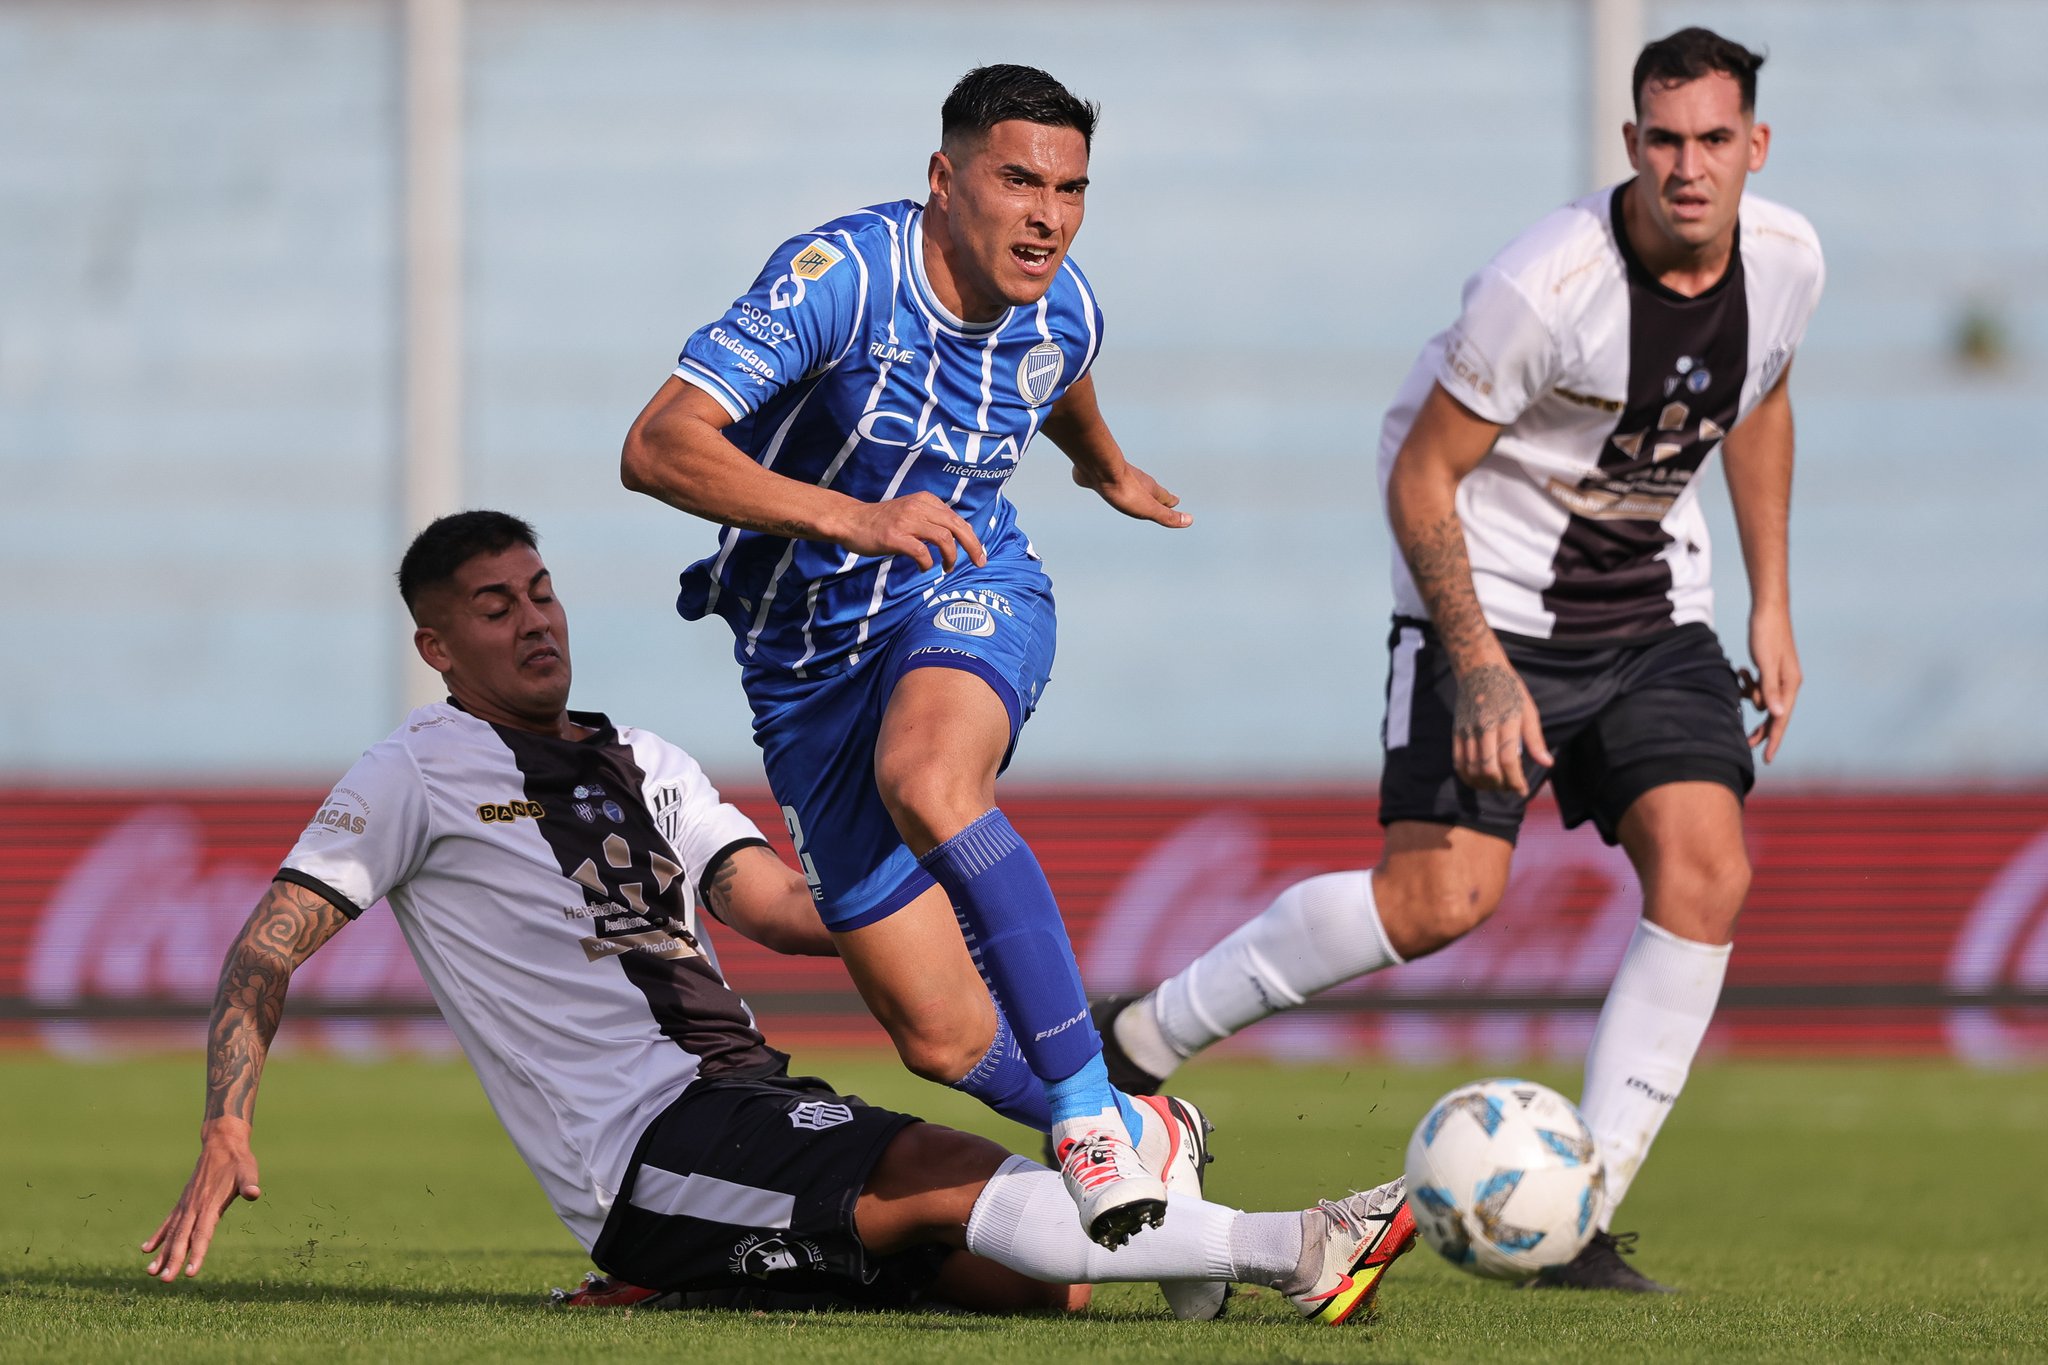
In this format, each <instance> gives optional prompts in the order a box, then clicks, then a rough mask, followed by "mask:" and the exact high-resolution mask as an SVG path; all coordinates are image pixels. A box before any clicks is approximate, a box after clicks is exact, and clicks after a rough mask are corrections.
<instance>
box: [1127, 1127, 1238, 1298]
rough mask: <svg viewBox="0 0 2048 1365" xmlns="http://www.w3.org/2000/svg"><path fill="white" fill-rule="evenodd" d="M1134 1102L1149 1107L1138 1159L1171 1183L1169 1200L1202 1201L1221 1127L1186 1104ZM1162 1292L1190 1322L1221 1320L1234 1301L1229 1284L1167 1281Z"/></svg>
mask: <svg viewBox="0 0 2048 1365" xmlns="http://www.w3.org/2000/svg"><path fill="white" fill-rule="evenodd" d="M1131 1102H1132V1103H1134V1104H1142V1105H1144V1106H1145V1111H1146V1113H1145V1136H1144V1138H1143V1139H1142V1140H1141V1141H1140V1142H1139V1143H1138V1158H1139V1159H1140V1160H1141V1161H1143V1162H1144V1163H1145V1165H1146V1166H1148V1167H1150V1168H1151V1169H1153V1170H1155V1171H1159V1172H1160V1173H1161V1174H1162V1175H1163V1176H1164V1177H1165V1180H1166V1192H1167V1193H1168V1194H1169V1195H1178V1196H1180V1197H1181V1198H1185V1199H1200V1198H1201V1197H1202V1182H1203V1179H1204V1177H1205V1176H1206V1174H1207V1172H1206V1170H1205V1168H1206V1167H1207V1166H1208V1164H1209V1162H1210V1160H1211V1158H1210V1156H1209V1134H1211V1133H1213V1132H1215V1131H1216V1125H1215V1124H1213V1123H1211V1122H1209V1120H1208V1119H1206V1118H1204V1117H1202V1111H1201V1110H1199V1109H1197V1108H1195V1106H1194V1105H1192V1104H1189V1103H1188V1102H1187V1101H1186V1100H1183V1099H1178V1098H1174V1097H1171V1096H1166V1095H1133V1096H1132V1097H1131ZM1159 1290H1160V1292H1161V1293H1163V1294H1165V1295H1166V1306H1167V1307H1168V1308H1171V1309H1172V1310H1173V1315H1174V1316H1175V1317H1177V1318H1180V1319H1183V1320H1184V1321H1189V1322H1210V1321H1213V1320H1214V1319H1216V1318H1218V1317H1221V1316H1222V1314H1223V1304H1224V1301H1225V1300H1226V1299H1228V1298H1229V1297H1230V1285H1229V1283H1228V1282H1227V1281H1224V1280H1161V1281H1160V1282H1159Z"/></svg>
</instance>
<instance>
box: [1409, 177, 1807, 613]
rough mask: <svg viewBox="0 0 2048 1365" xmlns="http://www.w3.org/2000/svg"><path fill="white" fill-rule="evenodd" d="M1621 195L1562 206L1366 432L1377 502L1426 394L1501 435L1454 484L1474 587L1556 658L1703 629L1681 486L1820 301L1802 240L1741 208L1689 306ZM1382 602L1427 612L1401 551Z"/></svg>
mask: <svg viewBox="0 0 2048 1365" xmlns="http://www.w3.org/2000/svg"><path fill="white" fill-rule="evenodd" d="M1626 189H1627V185H1621V186H1616V187H1612V188H1610V189H1605V190H1602V191H1600V192H1599V193H1597V194H1592V195H1588V196H1587V197H1585V198H1583V199H1580V200H1578V201H1576V202H1575V203H1571V204H1567V205H1566V206H1565V207H1563V208H1561V209H1558V210H1557V211H1556V212H1554V213H1551V214H1550V215H1548V216H1547V217H1545V218H1544V219H1542V221H1540V222H1538V223H1537V224H1536V225H1535V226H1534V227H1531V228H1530V229H1529V230H1528V231H1526V232H1524V233H1523V234H1522V235H1521V236H1519V237H1517V238H1515V240H1514V241H1512V242H1510V243H1509V244H1508V245H1507V247H1506V248H1504V249H1503V250H1502V251H1501V252H1500V254H1499V255H1497V256H1495V257H1494V258H1493V259H1492V260H1491V261H1489V262H1488V263H1487V264H1486V265H1485V266H1484V267H1483V268H1482V269H1481V270H1480V271H1479V273H1478V274H1476V275H1474V276H1472V278H1471V279H1469V280H1467V281H1466V283H1465V295H1464V309H1463V312H1462V314H1461V315H1460V316H1459V318H1458V321H1457V323H1456V324H1455V325H1454V326H1453V327H1451V328H1450V330H1448V331H1446V332H1443V333H1441V334H1440V335H1438V336H1435V337H1432V338H1431V339H1430V342H1429V344H1428V345H1427V346H1426V347H1424V348H1423V351H1422V355H1421V357H1420V358H1419V359H1418V360H1417V361H1416V363H1415V367H1414V368H1413V369H1412V370H1410V371H1409V374H1408V378H1407V380H1406V381H1405V382H1404V383H1403V384H1402V386H1401V390H1400V393H1399V394H1398V395H1397V396H1396V397H1395V400H1394V403H1393V406H1392V407H1391V408H1390V409H1388V412H1387V417H1386V421H1385V423H1384V425H1383V426H1382V428H1381V432H1380V489H1381V492H1382V494H1384V493H1385V490H1386V484H1387V478H1388V475H1389V474H1390V473H1391V471H1392V469H1393V464H1394V456H1395V455H1396V454H1397V453H1398V452H1399V450H1400V448H1401V442H1402V441H1403V440H1405V439H1406V437H1407V435H1408V429H1409V427H1410V426H1411V425H1412V424H1413V423H1414V421H1415V415H1416V413H1417V412H1418V411H1419V410H1420V408H1421V406H1422V402H1423V400H1424V399H1425V398H1426V397H1427V396H1428V395H1429V391H1430V387H1431V386H1432V385H1434V384H1442V385H1443V386H1444V389H1445V390H1446V392H1448V393H1449V394H1450V395H1451V397H1453V398H1455V399H1457V400H1458V402H1460V403H1461V404H1463V405H1464V406H1465V407H1467V408H1469V409H1471V411H1472V412H1473V413H1475V414H1477V415H1478V416H1479V417H1482V418H1484V419H1485V420H1487V421H1489V422H1494V423H1498V424H1500V426H1501V427H1502V431H1501V434H1500V439H1499V440H1498V441H1497V442H1496V443H1495V445H1494V447H1493V450H1492V452H1491V453H1489V454H1488V455H1487V456H1486V458H1485V459H1484V460H1482V461H1481V462H1480V464H1479V466H1478V468H1476V469H1474V470H1473V471H1472V473H1471V474H1470V475H1468V476H1467V477H1466V478H1465V480H1464V482H1463V483H1462V484H1460V485H1459V487H1458V496H1457V507H1458V517H1459V520H1460V521H1461V522H1462V523H1463V526H1464V532H1465V544H1466V550H1467V553H1468V554H1469V555H1470V558H1471V563H1472V581H1473V586H1474V587H1475V588H1476V589H1477V590H1478V595H1479V603H1480V606H1481V608H1482V609H1483V610H1484V611H1485V613H1486V619H1487V621H1488V623H1489V624H1491V625H1492V626H1493V628H1494V629H1495V630H1498V631H1504V632H1509V633H1512V634H1516V635H1522V636H1528V637H1531V638H1535V639H1544V640H1555V641H1558V642H1560V643H1577V642H1592V641H1609V640H1621V639H1631V638H1640V637H1642V636H1646V635H1654V634H1656V633H1658V632H1660V631H1663V630H1667V629H1669V628H1671V627H1673V626H1675V625H1680V624H1683V623H1685V622H1688V621H1704V622H1707V623H1709V624H1711V623H1712V621H1713V591H1712V586H1711V583H1710V569H1711V556H1710V553H1709V548H1708V544H1707V526H1706V519H1705V517H1704V516H1703V515H1702V513H1701V511H1700V506H1699V494H1698V491H1697V489H1696V487H1695V482H1694V479H1695V476H1696V475H1697V474H1698V472H1699V470H1700V467H1701V465H1702V464H1703V463H1704V462H1705V461H1706V459H1707V457H1708V456H1710V455H1712V454H1713V453H1714V451H1715V449H1716V448H1717V447H1718V446H1719V445H1720V442H1721V438H1722V437H1723V436H1725V435H1726V434H1727V433H1728V431H1729V430H1730V429H1731V428H1733V427H1734V425H1735V424H1736V423H1737V422H1739V421H1741V420H1742V419H1743V417H1745V416H1746V415H1747V414H1748V413H1749V411H1750V410H1751V409H1752V408H1754V407H1755V406H1756V404H1757V402H1758V401H1759V400H1760V399H1761V398H1762V397H1763V396H1764V395H1765V394H1766V393H1768V392H1770V390H1771V387H1772V386H1773V385H1774V384H1776V383H1777V382H1778V379H1779V376H1780V375H1782V374H1783V373H1784V370H1785V366H1786V365H1787V364H1789V363H1790V361H1791V359H1792V354H1793V352H1794V351H1795V350H1797V349H1798V346H1799V342H1800V339H1801V338H1802V337H1803V336H1804V335H1805V333H1806V324H1807V320H1808V319H1809V318H1811V317H1812V316H1813V310H1814V306H1815V305H1816V304H1817V303H1819V301H1820V292H1821V284H1822V280H1823V275H1824V271H1823V267H1822V262H1821V252H1820V241H1819V239H1818V238H1817V237H1816V236H1815V235H1814V231H1813V228H1812V226H1811V225H1810V224H1809V223H1808V222H1807V221H1806V219H1804V218H1803V217H1801V216H1800V215H1799V214H1797V213H1795V212H1793V211H1792V210H1791V209H1788V208H1784V207H1782V206H1780V205H1777V204H1773V203H1771V202H1770V201H1768V200H1765V199H1760V198H1758V197H1756V196H1755V195H1745V196H1744V197H1743V200H1742V207H1741V213H1740V217H1739V225H1738V228H1737V232H1736V248H1735V251H1734V252H1733V253H1732V255H1731V257H1730V259H1729V263H1728V270H1727V272H1726V273H1725V274H1724V275H1723V276H1722V277H1721V279H1720V280H1719V281H1718V282H1717V283H1716V284H1715V285H1714V286H1713V287H1711V288H1710V289H1708V290H1707V291H1706V292H1705V293H1703V294H1700V295H1699V296H1698V297H1695V298H1687V297H1685V296H1683V295H1681V294H1678V293H1675V292H1673V291H1672V290H1670V289H1667V288H1665V287H1664V286H1663V285H1661V284H1659V283H1658V282H1657V280H1656V279H1655V278H1654V277H1653V276H1652V275H1651V274H1650V273H1649V272H1648V271H1647V270H1646V269H1645V268H1644V267H1643V265H1642V264H1641V262H1639V261H1638V260H1637V259H1636V258H1635V254H1634V252H1633V251H1631V250H1630V248H1629V245H1628V238H1627V235H1626V234H1625V233H1624V232H1623V231H1622V227H1621V204H1622V194H1623V191H1624V190H1626ZM1394 604H1395V610H1396V611H1397V612H1399V613H1400V614H1402V615H1406V616H1416V617H1422V616H1426V615H1427V611H1426V609H1425V607H1424V605H1423V602H1422V599H1421V596H1420V595H1419V594H1418V593H1417V592H1416V590H1415V584H1414V581H1413V579H1412V578H1411V577H1410V576H1409V573H1408V565H1407V563H1406V562H1405V561H1404V560H1403V559H1402V557H1401V555H1400V553H1399V551H1398V549H1397V550H1396V552H1395V554H1394Z"/></svg>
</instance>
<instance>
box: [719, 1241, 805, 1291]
mask: <svg viewBox="0 0 2048 1365" xmlns="http://www.w3.org/2000/svg"><path fill="white" fill-rule="evenodd" d="M726 1268H727V1269H728V1270H730V1271H732V1273H733V1274H735V1275H746V1276H750V1277H751V1278H753V1279H756V1280H765V1279H767V1278H768V1277H769V1276H771V1275H786V1274H788V1273H789V1272H790V1271H792V1270H823V1269H824V1268H825V1253H824V1252H823V1251H822V1250H820V1249H819V1247H818V1246H817V1244H816V1243H813V1242H807V1241H805V1240H803V1239H802V1238H801V1237H778V1236H775V1235H773V1234H771V1233H765V1232H756V1233H754V1234H752V1235H750V1236H748V1237H746V1238H743V1239H742V1240H741V1241H740V1244H739V1245H738V1246H736V1247H734V1248H733V1249H732V1256H731V1257H730V1258H729V1259H728V1260H727V1261H726Z"/></svg>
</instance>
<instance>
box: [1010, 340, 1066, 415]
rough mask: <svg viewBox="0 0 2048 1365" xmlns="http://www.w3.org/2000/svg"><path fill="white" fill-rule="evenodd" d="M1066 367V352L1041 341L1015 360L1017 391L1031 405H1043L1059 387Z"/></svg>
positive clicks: (1048, 342)
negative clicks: (1022, 356)
mask: <svg viewBox="0 0 2048 1365" xmlns="http://www.w3.org/2000/svg"><path fill="white" fill-rule="evenodd" d="M1066 368H1067V357H1066V354H1065V353H1064V352H1062V351H1061V350H1060V348H1059V347H1057V346H1055V345H1053V344H1052V343H1051V342H1050V341H1041V342H1039V343H1038V344H1037V345H1036V346H1033V347H1032V348H1031V349H1030V350H1028V351H1026V352H1025V353H1024V358H1023V359H1022V360H1020V361H1018V362H1017V392H1018V393H1019V394H1021V395H1023V398H1024V401H1025V402H1027V403H1029V404H1030V405H1031V406H1032V407H1034V408H1036V407H1043V406H1044V404H1045V401H1046V400H1047V399H1048V398H1051V397H1052V395H1053V390H1055V389H1057V388H1058V387H1059V384H1060V375H1061V374H1063V373H1064V372H1065V371H1066Z"/></svg>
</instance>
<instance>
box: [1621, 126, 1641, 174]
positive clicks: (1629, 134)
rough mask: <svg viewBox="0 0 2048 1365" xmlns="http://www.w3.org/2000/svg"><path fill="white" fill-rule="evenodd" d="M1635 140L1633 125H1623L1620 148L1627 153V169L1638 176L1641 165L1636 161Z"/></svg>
mask: <svg viewBox="0 0 2048 1365" xmlns="http://www.w3.org/2000/svg"><path fill="white" fill-rule="evenodd" d="M1636 138H1637V131H1636V126H1635V124H1633V123H1624V124H1622V125H1621V145H1622V148H1623V149H1624V150H1625V151H1626V152H1627V153H1628V168H1629V169H1630V170H1632V171H1635V172H1637V173H1638V174H1640V173H1641V171H1642V169H1643V168H1642V165H1641V164H1640V163H1639V162H1637V160H1636V149H1637V145H1638V144H1637V142H1636Z"/></svg>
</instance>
